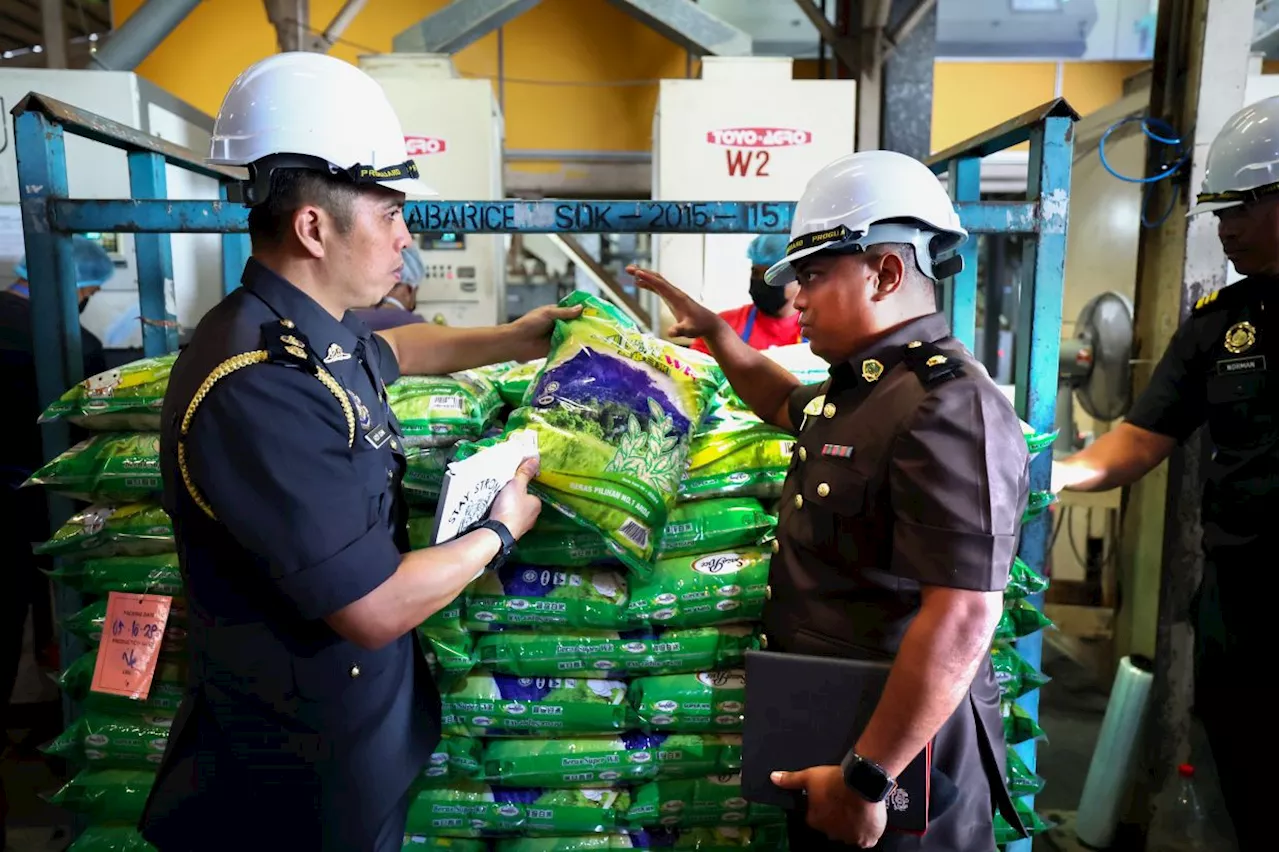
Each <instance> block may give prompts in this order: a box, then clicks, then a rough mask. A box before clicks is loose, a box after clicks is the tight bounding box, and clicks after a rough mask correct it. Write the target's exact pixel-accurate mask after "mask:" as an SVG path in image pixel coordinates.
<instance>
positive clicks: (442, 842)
mask: <svg viewBox="0 0 1280 852" xmlns="http://www.w3.org/2000/svg"><path fill="white" fill-rule="evenodd" d="M441 850H445V852H489V844H488V843H487V842H486V841H484V840H471V839H468V838H463V837H432V836H429V835H425V834H406V835H405V836H404V846H402V847H400V852H441Z"/></svg>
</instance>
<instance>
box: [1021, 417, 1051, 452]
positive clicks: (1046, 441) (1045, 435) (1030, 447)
mask: <svg viewBox="0 0 1280 852" xmlns="http://www.w3.org/2000/svg"><path fill="white" fill-rule="evenodd" d="M1018 422H1019V423H1021V424H1022V437H1023V438H1025V439H1026V441H1027V451H1028V452H1029V453H1031V455H1033V456H1034V455H1038V454H1039V453H1042V452H1044V451H1045V450H1046V449H1048V448H1049V447H1050V446H1052V445H1053V442H1054V441H1056V440H1057V439H1058V430H1057V429H1054V430H1053V431H1052V432H1037V431H1036V430H1035V429H1033V428H1032V426H1031V424H1030V423H1028V422H1027V421H1025V420H1019V421H1018Z"/></svg>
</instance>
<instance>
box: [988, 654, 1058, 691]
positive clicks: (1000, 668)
mask: <svg viewBox="0 0 1280 852" xmlns="http://www.w3.org/2000/svg"><path fill="white" fill-rule="evenodd" d="M991 663H992V665H993V666H994V667H995V671H996V683H997V684H998V685H999V686H1000V696H1001V697H1002V698H1004V699H1005V700H1006V701H1013V700H1015V699H1018V698H1021V697H1022V696H1024V695H1026V694H1027V693H1028V692H1033V691H1035V690H1037V689H1039V688H1040V687H1042V686H1044V685H1045V684H1046V683H1048V682H1049V680H1050V678H1049V677H1048V676H1046V675H1045V674H1043V673H1042V672H1039V671H1036V669H1035V668H1034V667H1033V666H1032V665H1031V664H1030V663H1028V662H1027V661H1026V660H1024V659H1023V658H1022V655H1021V654H1019V653H1018V652H1017V651H1015V650H1014V649H1013V648H1012V647H1010V646H1009V645H1008V644H1006V643H1004V642H996V643H995V644H994V645H992V646H991Z"/></svg>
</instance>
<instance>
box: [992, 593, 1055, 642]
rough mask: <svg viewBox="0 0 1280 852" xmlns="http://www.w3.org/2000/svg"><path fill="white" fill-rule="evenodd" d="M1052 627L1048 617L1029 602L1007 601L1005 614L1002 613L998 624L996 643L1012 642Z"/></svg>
mask: <svg viewBox="0 0 1280 852" xmlns="http://www.w3.org/2000/svg"><path fill="white" fill-rule="evenodd" d="M1051 626H1053V622H1052V621H1050V620H1049V618H1048V616H1046V615H1045V614H1044V613H1043V612H1041V611H1040V610H1038V609H1036V608H1035V607H1034V606H1032V605H1031V604H1030V603H1029V602H1028V601H1025V600H1012V601H1006V602H1005V606H1004V612H1003V613H1001V615H1000V621H999V622H998V623H997V624H996V635H995V641H997V642H1012V641H1013V640H1015V639H1021V638H1022V637H1023V636H1030V635H1031V634H1032V633H1035V632H1037V631H1040V630H1043V629H1045V628H1046V627H1051Z"/></svg>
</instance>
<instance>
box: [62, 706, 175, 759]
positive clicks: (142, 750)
mask: <svg viewBox="0 0 1280 852" xmlns="http://www.w3.org/2000/svg"><path fill="white" fill-rule="evenodd" d="M172 725H173V717H172V716H139V715H134V716H112V715H107V714H101V713H95V712H88V713H85V714H84V715H82V716H80V718H78V719H76V720H75V721H74V722H72V723H71V725H70V726H68V727H67V728H66V730H64V731H63V732H62V733H61V734H59V735H58V736H57V738H55V739H54V740H53V742H51V743H49V744H47V745H46V746H44V748H43V749H42V751H44V753H45V754H50V755H53V756H55V757H60V758H62V759H63V760H69V761H72V762H74V763H87V764H89V765H90V766H100V767H103V768H108V767H109V768H112V769H143V768H146V767H147V766H153V767H154V766H158V765H159V763H160V758H162V757H163V756H164V749H165V746H166V745H168V743H169V728H170V727H171V726H172Z"/></svg>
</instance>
